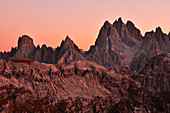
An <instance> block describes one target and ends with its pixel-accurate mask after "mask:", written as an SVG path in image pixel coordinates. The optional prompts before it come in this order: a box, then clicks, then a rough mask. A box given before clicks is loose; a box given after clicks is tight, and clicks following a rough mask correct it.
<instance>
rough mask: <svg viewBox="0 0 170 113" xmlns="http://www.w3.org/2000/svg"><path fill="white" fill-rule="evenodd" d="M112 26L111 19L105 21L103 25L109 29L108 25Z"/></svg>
mask: <svg viewBox="0 0 170 113" xmlns="http://www.w3.org/2000/svg"><path fill="white" fill-rule="evenodd" d="M110 26H112V25H111V24H110V22H109V21H107V20H106V21H105V22H104V25H103V27H104V28H105V29H107V28H108V27H110Z"/></svg>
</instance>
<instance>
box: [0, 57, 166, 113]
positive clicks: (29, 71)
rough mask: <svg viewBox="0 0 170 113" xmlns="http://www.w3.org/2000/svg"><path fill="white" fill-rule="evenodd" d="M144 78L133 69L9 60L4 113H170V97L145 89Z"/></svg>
mask: <svg viewBox="0 0 170 113" xmlns="http://www.w3.org/2000/svg"><path fill="white" fill-rule="evenodd" d="M143 78H144V76H143V75H142V74H141V75H139V74H137V73H135V72H132V71H131V70H130V68H129V67H128V66H124V67H123V68H122V69H121V71H120V72H115V71H114V70H112V69H110V68H107V67H103V66H100V65H98V64H97V63H95V62H92V61H88V60H79V61H77V62H71V63H69V64H45V63H39V62H37V61H33V60H28V59H15V58H14V59H3V60H0V97H1V98H0V111H1V112H25V111H27V112H71V111H72V112H169V102H168V101H167V100H166V101H165V98H164V97H163V95H168V94H169V93H163V94H162V93H160V92H159V91H158V90H156V89H154V88H152V87H149V88H147V87H143V86H142V85H141V84H140V82H141V81H142V80H143ZM168 90H169V88H168ZM166 91H167V90H166ZM127 103H128V104H127Z"/></svg>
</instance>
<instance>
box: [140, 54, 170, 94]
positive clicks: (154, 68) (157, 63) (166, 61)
mask: <svg viewBox="0 0 170 113" xmlns="http://www.w3.org/2000/svg"><path fill="white" fill-rule="evenodd" d="M141 73H142V74H144V75H145V77H144V78H143V81H142V85H143V86H145V87H148V86H150V87H154V88H157V89H159V90H161V91H166V90H170V86H169V85H170V79H169V76H170V53H164V54H160V55H157V56H154V57H152V59H151V60H150V61H149V62H148V63H147V65H146V66H145V68H144V69H143V70H142V72H141Z"/></svg>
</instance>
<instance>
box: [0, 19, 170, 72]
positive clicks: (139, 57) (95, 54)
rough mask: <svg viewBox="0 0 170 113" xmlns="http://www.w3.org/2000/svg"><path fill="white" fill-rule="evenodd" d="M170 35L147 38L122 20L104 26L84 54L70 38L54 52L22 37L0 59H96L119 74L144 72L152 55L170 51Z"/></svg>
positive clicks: (158, 30) (155, 34)
mask: <svg viewBox="0 0 170 113" xmlns="http://www.w3.org/2000/svg"><path fill="white" fill-rule="evenodd" d="M169 48H170V34H168V35H167V34H165V33H163V32H162V30H161V28H160V27H158V28H156V30H155V32H154V31H151V32H147V33H145V36H142V35H141V32H140V30H139V29H138V28H136V27H135V25H134V24H133V23H132V22H131V21H127V23H126V24H124V23H123V21H122V19H121V18H119V19H118V20H116V21H115V22H114V23H113V24H110V23H109V22H108V21H106V22H105V23H104V25H103V26H102V28H101V30H100V32H99V35H98V37H97V39H96V42H95V45H93V46H91V47H90V49H89V51H87V52H85V53H84V52H82V51H81V49H79V48H78V47H77V46H76V44H74V42H73V41H72V40H71V39H70V38H69V37H68V36H67V37H66V39H65V40H64V41H62V43H61V45H60V47H57V48H55V49H52V48H51V47H47V46H46V45H43V46H42V47H41V48H40V47H39V46H37V48H36V47H35V46H34V44H33V39H31V38H30V37H29V36H26V35H23V36H22V37H20V38H19V40H18V47H17V48H12V49H11V51H10V52H4V53H1V54H0V58H10V57H18V58H19V57H25V58H30V59H33V60H36V61H39V62H44V63H51V64H56V63H62V64H63V63H69V62H72V61H78V60H87V59H88V60H93V61H95V62H97V63H98V64H100V65H103V66H107V67H109V68H112V69H114V70H116V71H119V70H120V69H121V68H122V67H123V66H124V65H129V67H130V68H131V69H132V70H136V71H137V72H141V71H142V69H143V68H144V67H145V65H146V64H147V62H148V61H149V59H150V58H151V57H152V56H155V55H158V54H161V53H169V52H170V49H169Z"/></svg>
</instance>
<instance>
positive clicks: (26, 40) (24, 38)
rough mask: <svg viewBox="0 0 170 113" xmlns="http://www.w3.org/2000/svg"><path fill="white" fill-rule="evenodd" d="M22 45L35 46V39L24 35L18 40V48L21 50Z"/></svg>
mask: <svg viewBox="0 0 170 113" xmlns="http://www.w3.org/2000/svg"><path fill="white" fill-rule="evenodd" d="M22 45H34V43H33V39H32V38H30V37H29V36H28V35H22V37H19V39H18V48H20V47H21V46H22Z"/></svg>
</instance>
